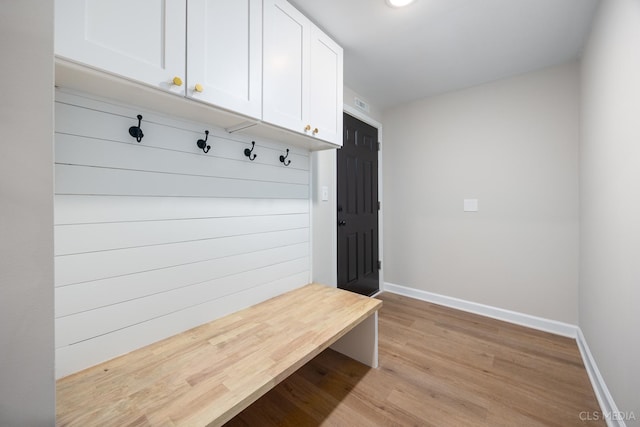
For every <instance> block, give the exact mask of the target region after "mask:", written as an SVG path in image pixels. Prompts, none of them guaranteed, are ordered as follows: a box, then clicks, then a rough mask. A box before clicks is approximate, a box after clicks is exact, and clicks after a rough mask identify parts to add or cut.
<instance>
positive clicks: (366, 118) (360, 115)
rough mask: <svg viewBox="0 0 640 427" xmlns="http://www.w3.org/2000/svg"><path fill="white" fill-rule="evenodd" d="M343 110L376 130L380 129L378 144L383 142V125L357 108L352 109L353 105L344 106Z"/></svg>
mask: <svg viewBox="0 0 640 427" xmlns="http://www.w3.org/2000/svg"><path fill="white" fill-rule="evenodd" d="M343 110H344V112H345V113H347V114H349V115H350V116H353V117H355V118H356V119H358V120H360V121H362V122H365V123H366V124H368V125H371V126H373V127H374V128H377V129H378V142H382V123H380V122H379V121H377V120H374V119H372V118H371V117H369V116H367V114H366V113H364V112H362V111H360V110H358V109H357V108H354V107H352V106H351V105H347V104H344V107H343Z"/></svg>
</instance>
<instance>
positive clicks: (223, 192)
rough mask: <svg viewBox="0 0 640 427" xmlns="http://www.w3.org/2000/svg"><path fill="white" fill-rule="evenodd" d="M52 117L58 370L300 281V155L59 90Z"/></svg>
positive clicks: (304, 227) (303, 263)
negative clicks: (136, 132)
mask: <svg viewBox="0 0 640 427" xmlns="http://www.w3.org/2000/svg"><path fill="white" fill-rule="evenodd" d="M137 114H142V115H143V120H142V125H141V127H142V129H143V132H144V138H143V139H142V141H141V142H140V143H138V142H136V141H135V139H133V138H132V137H131V136H130V135H129V133H128V129H129V127H130V126H134V125H137V119H136V115H137ZM55 117H56V145H55V159H56V167H55V174H56V196H55V197H56V198H55V229H54V232H55V255H56V257H55V267H56V274H55V286H56V324H55V329H56V358H57V359H56V364H57V376H58V377H60V376H63V375H67V374H69V373H72V372H75V371H78V370H80V369H82V368H85V367H88V366H90V365H92V364H95V363H98V362H100V361H103V360H106V359H109V358H112V357H114V356H117V355H119V354H122V353H124V352H128V351H131V350H133V349H135V348H138V347H140V346H143V345H146V344H149V343H150V342H153V341H156V340H159V339H161V338H164V337H166V336H169V335H172V334H175V333H177V332H180V331H183V330H185V329H187V328H190V327H193V326H196V325H198V324H201V323H204V322H207V321H211V320H213V319H215V318H217V317H220V316H223V315H225V314H228V313H230V312H232V311H235V310H238V309H240V308H243V307H246V306H248V305H251V304H255V303H257V302H259V301H262V300H263V299H266V298H268V297H271V296H274V295H277V294H279V293H281V292H283V291H286V290H289V289H293V288H295V287H298V286H302V285H304V284H306V283H308V282H309V281H310V280H309V279H310V277H309V276H310V272H309V270H310V267H309V266H310V246H309V227H310V207H309V194H310V193H309V182H310V173H309V168H310V166H309V165H310V163H309V152H307V151H305V150H301V149H300V148H293V147H287V146H286V145H284V144H280V143H278V142H277V141H268V140H259V141H258V140H256V141H255V143H256V148H255V150H254V153H255V154H257V158H256V159H255V161H253V162H252V161H249V160H248V159H247V157H246V156H244V153H243V151H244V149H245V148H248V147H250V146H251V142H252V139H250V138H248V137H245V136H242V135H230V134H227V133H226V132H225V131H224V130H223V129H219V128H215V127H213V126H211V125H208V124H206V123H197V122H189V121H185V120H177V119H173V118H171V117H166V116H162V115H160V114H156V113H154V112H152V111H143V110H140V109H138V108H137V107H135V106H128V105H119V104H118V103H117V102H112V101H107V100H102V99H97V98H93V97H91V96H88V95H84V94H77V93H68V92H63V91H57V92H56V116H55ZM205 129H206V130H209V131H210V135H209V139H208V141H207V143H208V144H209V145H210V146H211V150H210V151H209V153H207V154H205V153H203V152H202V150H200V149H198V148H197V146H196V141H197V140H198V139H201V138H204V130H205ZM287 148H290V150H291V154H290V155H289V159H291V160H292V163H291V165H290V166H289V167H285V166H283V165H282V163H280V161H279V159H278V157H279V156H280V154H284V152H285V151H286V149H287Z"/></svg>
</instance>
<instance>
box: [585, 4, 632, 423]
mask: <svg viewBox="0 0 640 427" xmlns="http://www.w3.org/2000/svg"><path fill="white" fill-rule="evenodd" d="M638 46H640V3H639V2H638V1H637V0H607V1H604V2H602V4H601V6H600V11H599V13H598V16H597V18H596V21H595V24H594V28H593V31H592V34H591V38H590V41H589V43H588V45H587V49H586V52H585V56H584V58H583V64H582V67H583V68H582V116H583V117H582V143H581V146H580V160H581V175H580V178H581V191H580V197H581V205H580V214H581V228H580V236H581V245H580V254H581V260H580V328H581V329H582V331H583V333H584V335H585V337H586V339H587V342H588V343H589V347H590V349H591V352H592V354H593V355H594V357H595V359H596V363H597V365H598V368H599V369H600V371H601V373H602V375H603V377H604V379H605V381H606V383H607V386H608V388H609V391H610V392H611V394H612V396H613V399H614V400H615V402H616V404H617V406H618V409H619V410H620V411H623V412H629V411H634V413H635V416H636V418H638V419H637V420H635V421H633V420H627V425H628V426H640V339H638V327H639V325H640V307H639V304H640V263H639V262H638V260H639V259H640V191H639V188H640V187H639V183H640V54H639V51H638Z"/></svg>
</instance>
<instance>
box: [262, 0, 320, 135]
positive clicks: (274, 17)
mask: <svg viewBox="0 0 640 427" xmlns="http://www.w3.org/2000/svg"><path fill="white" fill-rule="evenodd" d="M310 27H311V22H310V21H309V20H308V19H307V18H306V17H305V16H304V15H302V14H301V13H300V12H298V11H297V10H296V9H295V8H294V7H293V6H291V5H290V4H289V3H287V2H286V1H284V0H265V1H264V32H263V34H264V39H263V61H264V63H263V83H262V84H263V95H262V96H263V99H262V102H263V110H262V118H263V120H264V121H265V122H268V123H272V124H275V125H278V126H282V127H284V128H287V129H291V130H293V131H296V132H301V133H304V132H305V128H306V126H307V125H309V126H310V123H309V122H308V116H309V113H308V111H307V110H308V105H309V102H308V100H309V83H308V81H307V80H308V78H309V38H310V34H309V32H310ZM309 128H310V127H309ZM309 134H310V132H309Z"/></svg>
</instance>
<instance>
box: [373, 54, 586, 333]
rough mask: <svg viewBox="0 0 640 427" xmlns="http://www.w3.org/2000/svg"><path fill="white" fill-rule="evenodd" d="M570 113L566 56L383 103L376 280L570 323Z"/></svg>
mask: <svg viewBox="0 0 640 427" xmlns="http://www.w3.org/2000/svg"><path fill="white" fill-rule="evenodd" d="M578 112H579V73H578V65H577V64H575V63H570V64H566V65H563V66H559V67H555V68H551V69H546V70H542V71H539V72H534V73H530V74H526V75H523V76H519V77H515V78H512V79H507V80H501V81H498V82H494V83H490V84H486V85H482V86H478V87H474V88H471V89H466V90H462V91H458V92H454V93H449V94H444V95H441V96H436V97H432V98H427V99H424V100H420V101H417V102H414V103H411V104H408V105H403V106H400V107H397V108H394V109H392V110H389V111H386V112H385V114H384V117H383V124H384V141H385V150H384V161H385V174H384V194H385V203H384V205H385V211H384V215H385V219H384V241H385V246H384V259H385V279H386V282H389V283H393V284H397V285H402V286H407V287H412V288H415V289H419V290H424V291H428V292H433V293H437V294H441V295H446V296H450V297H455V298H461V299H464V300H469V301H473V302H477V303H481V304H486V305H490V306H494V307H499V308H503V309H508V310H514V311H517V312H521V313H527V314H530V315H534V316H540V317H543V318H548V319H553V320H557V321H562V322H568V323H572V324H576V323H577V320H578V310H577V299H578V139H579V114H578ZM466 198H477V199H479V212H475V213H465V212H463V199H466Z"/></svg>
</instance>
